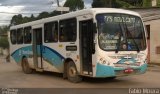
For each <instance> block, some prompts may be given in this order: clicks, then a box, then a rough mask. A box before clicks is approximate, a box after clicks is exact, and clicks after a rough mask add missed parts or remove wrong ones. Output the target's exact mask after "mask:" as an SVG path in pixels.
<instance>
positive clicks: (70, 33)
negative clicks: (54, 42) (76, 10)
mask: <svg viewBox="0 0 160 94" xmlns="http://www.w3.org/2000/svg"><path fill="white" fill-rule="evenodd" d="M76 38H77V22H76V18H72V19H67V20H61V21H60V25H59V40H60V42H75V41H76Z"/></svg>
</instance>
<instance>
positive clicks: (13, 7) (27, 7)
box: [0, 0, 93, 26]
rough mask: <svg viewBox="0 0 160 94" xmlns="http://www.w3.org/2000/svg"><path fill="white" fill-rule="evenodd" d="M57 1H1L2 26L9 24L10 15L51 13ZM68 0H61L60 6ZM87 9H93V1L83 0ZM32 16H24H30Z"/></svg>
mask: <svg viewBox="0 0 160 94" xmlns="http://www.w3.org/2000/svg"><path fill="white" fill-rule="evenodd" d="M56 1H57V0H0V26H1V25H5V24H9V23H10V21H6V20H11V18H12V16H13V15H15V14H7V13H1V12H8V13H22V12H23V13H26V12H27V13H31V14H32V13H40V12H42V11H48V12H51V11H53V10H54V9H56V7H57V2H56ZM65 1H66V0H59V3H60V6H63V5H64V3H65ZM83 1H84V3H85V7H86V8H90V7H91V3H92V2H93V0H83ZM28 15H30V14H27V15H26V14H23V16H28Z"/></svg>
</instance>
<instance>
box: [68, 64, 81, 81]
mask: <svg viewBox="0 0 160 94" xmlns="http://www.w3.org/2000/svg"><path fill="white" fill-rule="evenodd" d="M67 78H68V80H69V81H71V82H73V83H78V82H80V81H82V77H81V76H79V75H78V73H77V69H76V66H75V64H74V63H73V61H70V62H69V63H68V64H67Z"/></svg>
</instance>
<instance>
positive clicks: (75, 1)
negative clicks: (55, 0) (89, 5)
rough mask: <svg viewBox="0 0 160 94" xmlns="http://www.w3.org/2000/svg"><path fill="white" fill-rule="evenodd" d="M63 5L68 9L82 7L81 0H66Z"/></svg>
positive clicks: (72, 9)
mask: <svg viewBox="0 0 160 94" xmlns="http://www.w3.org/2000/svg"><path fill="white" fill-rule="evenodd" d="M64 7H69V8H70V11H76V10H80V9H84V2H83V0H66V2H65V4H64Z"/></svg>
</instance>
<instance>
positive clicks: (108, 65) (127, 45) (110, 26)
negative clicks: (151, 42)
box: [94, 10, 147, 78]
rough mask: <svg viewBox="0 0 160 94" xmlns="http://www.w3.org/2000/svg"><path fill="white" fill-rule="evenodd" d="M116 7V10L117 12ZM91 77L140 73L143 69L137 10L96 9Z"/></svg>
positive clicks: (144, 44)
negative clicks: (95, 39) (94, 50)
mask: <svg viewBox="0 0 160 94" xmlns="http://www.w3.org/2000/svg"><path fill="white" fill-rule="evenodd" d="M118 11H119V12H118ZM95 19H96V21H97V30H98V34H97V42H96V45H97V47H96V54H97V56H96V57H97V58H96V59H97V63H96V67H95V69H96V71H95V74H94V75H95V77H113V78H114V77H116V76H127V75H134V74H143V73H145V72H146V69H147V61H146V58H147V42H146V34H145V29H144V25H143V22H142V20H141V18H140V16H139V14H137V13H135V12H131V11H126V10H113V11H112V12H110V13H109V12H107V13H97V14H96V15H95Z"/></svg>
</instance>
